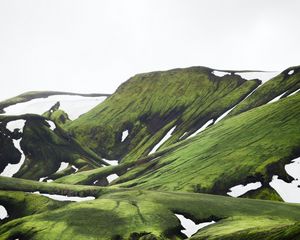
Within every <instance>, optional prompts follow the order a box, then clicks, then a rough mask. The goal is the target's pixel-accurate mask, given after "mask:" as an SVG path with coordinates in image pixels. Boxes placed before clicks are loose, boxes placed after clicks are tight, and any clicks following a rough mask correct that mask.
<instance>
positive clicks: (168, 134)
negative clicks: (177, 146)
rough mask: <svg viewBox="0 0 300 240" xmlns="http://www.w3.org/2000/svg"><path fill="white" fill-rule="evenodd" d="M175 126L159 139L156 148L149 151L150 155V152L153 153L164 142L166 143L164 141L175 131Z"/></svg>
mask: <svg viewBox="0 0 300 240" xmlns="http://www.w3.org/2000/svg"><path fill="white" fill-rule="evenodd" d="M175 128H176V126H174V127H172V128H171V129H170V130H169V131H168V132H167V134H166V135H165V136H164V137H163V138H162V139H161V140H160V141H159V143H158V144H156V145H155V146H154V148H153V149H152V150H151V151H150V153H149V154H148V155H150V154H152V153H155V152H156V150H157V149H158V148H159V147H160V146H161V145H162V144H164V143H165V142H166V141H167V140H168V139H169V138H170V137H171V136H172V133H173V131H174V130H175Z"/></svg>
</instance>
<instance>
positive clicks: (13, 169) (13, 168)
mask: <svg viewBox="0 0 300 240" xmlns="http://www.w3.org/2000/svg"><path fill="white" fill-rule="evenodd" d="M21 140H22V139H18V140H15V139H13V143H14V145H15V148H17V149H18V150H19V151H20V152H21V159H20V161H19V162H18V163H16V164H11V163H9V164H7V166H6V167H5V169H4V170H3V172H2V173H1V174H0V176H4V177H12V176H13V175H14V174H16V173H17V172H18V171H19V170H20V168H21V166H22V165H23V163H24V161H25V155H24V153H23V151H22V149H21V147H20V142H21Z"/></svg>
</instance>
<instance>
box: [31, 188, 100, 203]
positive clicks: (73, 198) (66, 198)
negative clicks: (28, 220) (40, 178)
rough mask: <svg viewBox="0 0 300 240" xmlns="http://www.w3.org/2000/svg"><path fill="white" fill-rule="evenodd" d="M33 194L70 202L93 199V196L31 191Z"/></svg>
mask: <svg viewBox="0 0 300 240" xmlns="http://www.w3.org/2000/svg"><path fill="white" fill-rule="evenodd" d="M33 193H34V194H38V195H43V196H45V197H48V198H51V199H53V200H57V201H72V202H82V201H90V200H94V199H95V197H93V196H88V197H68V196H65V195H57V194H46V193H40V192H39V191H36V192H33Z"/></svg>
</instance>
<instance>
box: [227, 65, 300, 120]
mask: <svg viewBox="0 0 300 240" xmlns="http://www.w3.org/2000/svg"><path fill="white" fill-rule="evenodd" d="M291 70H294V73H293V74H292V75H289V74H288V73H289V72H290V71H291ZM299 88H300V66H296V67H290V68H288V69H286V70H284V71H283V72H282V73H281V74H279V75H278V76H276V77H274V78H273V79H271V80H269V81H267V82H266V83H265V84H263V85H262V86H261V87H259V88H258V89H257V90H256V91H255V92H254V93H253V94H251V95H250V96H249V97H248V98H247V99H245V101H243V102H241V103H240V104H239V105H238V106H237V107H236V108H235V109H233V110H232V111H231V112H230V113H229V114H228V117H230V116H234V115H237V114H239V113H242V112H245V111H248V110H250V109H252V108H255V107H259V106H262V105H264V104H266V103H268V102H269V101H271V100H272V99H274V98H275V97H277V96H279V95H281V94H283V93H286V94H284V95H283V96H282V97H286V96H288V95H289V94H291V93H292V92H294V91H296V90H298V89H299Z"/></svg>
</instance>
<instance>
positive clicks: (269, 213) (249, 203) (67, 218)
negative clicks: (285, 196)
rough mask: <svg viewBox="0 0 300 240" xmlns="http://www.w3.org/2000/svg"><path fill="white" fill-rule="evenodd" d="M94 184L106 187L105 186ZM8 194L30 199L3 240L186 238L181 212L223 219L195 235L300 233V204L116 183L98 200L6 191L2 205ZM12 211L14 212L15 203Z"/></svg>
mask: <svg viewBox="0 0 300 240" xmlns="http://www.w3.org/2000/svg"><path fill="white" fill-rule="evenodd" d="M0 179H1V181H0V189H3V188H4V189H6V190H7V189H8V188H9V187H8V186H6V187H3V186H4V185H5V184H3V182H4V183H5V182H6V178H0ZM16 181H18V182H19V183H18V189H19V190H21V189H22V188H23V189H24V190H26V191H28V190H29V188H30V190H31V191H36V190H41V188H42V187H41V186H48V185H49V186H53V185H56V186H57V185H60V184H53V183H34V184H32V185H31V187H30V182H32V181H29V180H27V181H26V182H28V183H26V184H25V183H23V182H22V181H23V180H21V179H16ZM15 183H16V182H15ZM15 185H16V184H15ZM15 185H10V188H11V190H16V187H14V186H15ZM26 186H27V187H26ZM63 186H64V187H63V188H65V189H68V190H69V192H74V191H72V188H74V189H75V188H77V189H80V188H82V189H84V188H89V187H84V186H76V187H75V186H74V187H73V186H71V185H63ZM94 189H95V190H96V189H100V191H101V190H102V189H103V188H100V187H94ZM46 191H47V190H45V189H44V192H46ZM75 191H76V190H75ZM87 194H89V193H86V194H85V195H87ZM96 196H97V195H96ZM8 198H10V199H12V200H13V203H12V204H11V206H14V205H15V206H19V205H18V204H20V199H25V202H23V203H22V204H23V205H22V206H23V209H24V212H23V213H22V216H19V217H17V218H15V219H11V221H7V222H6V223H3V224H2V225H1V227H0V238H1V239H15V238H20V239H39V240H43V239H58V238H59V239H183V238H185V236H184V235H183V234H182V233H181V232H180V230H181V229H182V227H181V225H180V222H179V220H178V219H177V218H176V217H175V215H174V214H175V213H176V214H178V213H179V214H183V215H185V216H186V217H188V218H190V219H193V221H195V222H197V223H200V222H206V221H211V220H215V221H216V222H217V223H216V224H213V225H210V226H208V227H206V228H205V229H203V230H202V231H199V232H198V234H197V235H195V237H194V239H219V238H220V237H221V238H222V239H223V236H225V237H226V239H251V238H250V237H251V236H253V235H254V234H255V236H256V237H258V238H257V239H262V237H263V236H265V233H266V232H268V233H269V234H268V237H270V239H279V238H278V232H279V233H280V234H283V233H284V235H279V236H284V237H282V238H280V239H296V237H297V236H299V233H300V229H299V225H298V224H297V223H298V222H299V221H300V206H299V205H297V204H285V203H276V202H272V201H261V200H250V199H236V198H231V197H222V196H215V195H208V194H195V193H178V192H177V193H175V192H154V191H144V190H125V189H124V190H121V189H119V190H114V189H110V188H107V192H102V193H101V194H100V195H98V196H97V199H96V200H92V201H86V202H78V203H68V202H66V203H60V202H57V201H54V200H49V199H45V197H42V196H38V195H35V194H29V193H20V192H15V191H6V192H2V191H0V204H3V205H4V206H6V205H7V199H8ZM28 199H34V201H35V202H37V203H42V202H44V204H43V206H41V207H39V206H38V205H37V206H31V205H30V204H29V205H27V204H26V201H28ZM10 202H11V201H10ZM29 202H31V201H29ZM8 209H9V208H8ZM50 209H51V211H49V210H50ZM11 211H12V213H13V212H14V208H11ZM207 236H209V237H207ZM241 236H242V237H241ZM247 237H249V238H247ZM271 237H273V238H271ZM276 237H277V238H276ZM293 237H294V238H293ZM224 239H225V238H224Z"/></svg>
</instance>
